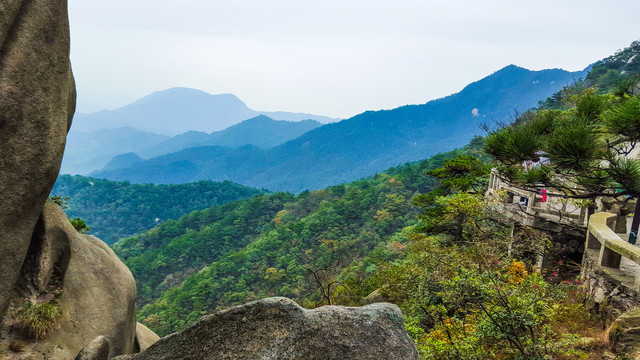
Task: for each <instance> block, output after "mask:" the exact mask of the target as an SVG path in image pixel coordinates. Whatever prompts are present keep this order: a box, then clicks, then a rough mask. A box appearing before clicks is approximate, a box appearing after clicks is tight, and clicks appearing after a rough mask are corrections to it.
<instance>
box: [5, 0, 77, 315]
mask: <svg viewBox="0 0 640 360" xmlns="http://www.w3.org/2000/svg"><path fill="white" fill-rule="evenodd" d="M74 109H75V86H74V82H73V76H72V74H71V66H70V63H69V25H68V16H67V1H66V0H2V1H0V154H2V155H0V199H2V206H0V274H2V276H0V316H1V315H3V314H4V313H5V310H6V308H7V306H8V304H9V300H10V298H11V297H12V296H13V295H14V293H13V291H14V290H13V289H14V284H15V282H16V280H17V277H18V274H19V273H20V269H21V266H22V262H23V261H24V259H25V256H26V255H27V250H28V248H29V242H30V240H31V233H32V232H33V229H34V227H35V225H36V221H37V220H38V217H39V216H40V212H41V210H42V205H43V204H44V201H45V199H46V198H47V196H48V195H49V192H50V190H51V188H52V187H53V184H54V182H55V180H56V177H57V176H58V170H59V168H60V162H61V160H62V153H63V151H64V146H65V139H66V135H67V131H68V129H69V126H70V125H71V118H72V116H73V112H74Z"/></svg>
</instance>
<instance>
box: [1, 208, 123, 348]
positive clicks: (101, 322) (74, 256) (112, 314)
mask: <svg viewBox="0 0 640 360" xmlns="http://www.w3.org/2000/svg"><path fill="white" fill-rule="evenodd" d="M135 300H136V286H135V281H134V279H133V276H132V275H131V272H130V271H129V269H128V268H127V267H126V266H125V265H124V264H123V263H122V262H121V261H120V259H118V257H117V256H116V255H115V253H114V252H113V251H112V250H111V249H110V248H109V247H108V246H107V245H106V244H105V243H104V242H102V241H101V240H99V239H97V238H95V237H93V236H88V235H82V234H79V233H78V232H77V231H76V230H75V229H74V228H73V226H72V225H71V223H70V222H69V220H68V219H67V217H66V215H65V214H64V212H63V211H62V209H60V207H58V206H57V205H55V204H52V203H47V204H46V205H45V206H44V210H43V213H42V216H41V218H40V220H39V221H38V225H37V226H36V231H35V232H34V235H33V239H32V242H31V247H30V248H29V253H28V255H27V260H26V261H25V264H24V267H23V271H22V276H21V281H20V296H19V297H17V298H16V299H14V301H13V302H14V304H13V305H12V308H15V309H20V308H21V307H22V306H24V304H26V303H34V304H39V303H47V302H50V303H55V305H56V306H57V307H59V308H60V309H63V311H64V313H65V316H64V317H63V318H62V319H61V320H60V321H59V324H57V326H56V327H55V329H53V330H52V331H51V332H50V333H49V334H47V335H46V336H45V337H44V339H41V340H33V339H31V338H30V337H29V336H25V334H23V332H21V331H20V330H19V316H14V315H12V314H16V313H18V312H19V311H17V310H16V311H10V312H8V314H9V315H8V316H6V317H5V319H4V322H3V324H2V325H3V326H2V329H1V331H0V358H3V356H8V355H9V354H11V356H13V357H14V358H16V359H31V357H29V356H31V355H32V354H34V353H35V354H44V355H46V356H44V357H45V358H46V359H51V360H53V359H65V360H66V359H73V358H74V357H76V355H77V354H78V352H79V351H80V350H81V349H82V348H83V347H85V346H86V345H87V344H89V343H90V342H91V341H93V340H94V339H96V337H98V336H103V337H104V339H105V340H106V342H107V343H108V344H110V346H108V349H109V351H108V355H109V357H112V356H115V355H120V354H129V353H131V352H133V351H134V350H135V337H136V320H135ZM15 342H21V343H22V344H24V346H23V350H22V351H21V352H19V353H17V354H14V353H11V352H10V350H9V349H10V346H9V345H10V344H11V343H15Z"/></svg>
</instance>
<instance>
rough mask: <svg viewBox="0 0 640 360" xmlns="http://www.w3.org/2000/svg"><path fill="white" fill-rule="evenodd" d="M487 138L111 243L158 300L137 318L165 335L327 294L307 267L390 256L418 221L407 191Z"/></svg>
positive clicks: (426, 184) (143, 290) (142, 295)
mask: <svg viewBox="0 0 640 360" xmlns="http://www.w3.org/2000/svg"><path fill="white" fill-rule="evenodd" d="M481 145H482V139H481V138H476V139H474V141H472V142H471V143H470V145H469V146H467V147H465V148H464V149H462V150H456V151H453V152H449V153H445V154H441V155H438V156H434V157H432V158H430V159H429V160H425V161H422V162H419V163H412V164H407V165H404V166H401V167H398V168H395V169H390V170H389V171H387V172H386V173H383V174H379V175H376V176H374V177H372V178H368V179H364V180H360V181H356V182H353V183H349V184H345V185H338V186H333V187H330V188H327V189H324V190H318V191H312V192H303V193H301V194H300V195H297V196H293V195H290V194H283V193H277V194H265V195H260V196H257V197H254V198H252V199H248V200H241V201H237V202H234V203H228V204H225V205H221V206H213V207H211V208H209V209H206V210H202V211H196V212H194V213H191V214H189V215H187V216H184V217H182V218H180V219H179V220H176V221H174V220H170V221H167V222H165V223H163V224H161V225H160V226H158V227H157V228H155V229H153V230H151V231H148V232H145V233H142V234H139V235H136V236H134V237H131V238H128V239H123V240H121V241H119V242H118V243H116V244H114V245H113V249H114V250H115V251H116V253H117V254H118V255H119V256H120V257H121V258H122V259H123V260H124V262H125V264H126V265H127V266H128V267H129V268H130V269H131V271H132V273H133V274H134V277H135V278H136V281H137V286H138V296H139V303H140V304H145V303H148V302H152V304H150V305H148V306H146V307H144V308H143V309H142V311H141V312H140V314H141V315H140V317H141V319H146V318H147V317H150V316H151V318H150V319H151V320H146V322H147V323H149V325H151V326H152V327H153V328H154V329H155V330H157V331H160V332H161V333H163V334H167V333H169V332H171V331H175V330H177V329H180V328H182V327H183V326H184V325H185V324H187V323H189V322H192V321H195V320H196V319H197V318H198V317H199V316H201V315H202V314H204V313H206V312H208V311H212V310H214V309H216V308H221V307H225V306H229V305H233V304H239V303H244V302H247V301H251V300H253V299H258V298H262V297H266V296H276V295H277V296H288V297H291V298H295V299H298V300H299V301H302V302H303V303H306V302H321V301H322V296H321V292H320V291H319V290H318V288H317V286H316V284H315V282H314V281H313V280H311V279H310V278H309V275H310V271H315V272H318V273H319V274H318V275H319V276H321V277H323V278H329V277H333V276H335V275H337V274H338V273H340V272H341V271H342V270H344V269H345V268H347V267H349V266H356V264H357V263H358V261H361V260H362V259H364V257H365V256H369V255H371V256H374V257H376V256H377V257H380V259H385V261H386V260H391V258H392V257H393V255H394V252H393V251H390V250H389V249H388V248H387V245H389V244H391V243H393V244H394V245H393V246H398V247H399V248H402V247H403V246H404V245H403V244H404V243H406V241H407V239H406V237H405V236H403V235H400V234H397V232H398V231H399V230H400V229H402V228H403V227H405V226H409V225H412V224H415V223H416V221H417V216H416V215H417V209H416V208H415V207H414V206H413V205H412V203H411V198H412V197H413V196H414V195H415V194H417V193H424V192H428V191H429V190H431V189H432V188H433V186H435V184H436V181H435V180H434V179H432V178H431V177H429V176H426V175H425V173H424V172H425V171H426V170H428V169H433V168H436V167H438V166H441V165H442V164H443V163H444V161H445V160H446V159H451V158H454V157H455V156H456V155H458V154H475V155H479V149H480V147H481ZM375 254H377V255H375ZM352 263H353V264H352ZM350 264H351V265H350ZM369 265H371V264H361V265H358V266H364V268H366V267H368V266H369ZM372 269H374V268H371V269H369V270H372ZM185 278H186V281H185V282H184V283H182V280H184V279H185ZM154 319H155V320H154ZM154 321H156V322H155V323H154Z"/></svg>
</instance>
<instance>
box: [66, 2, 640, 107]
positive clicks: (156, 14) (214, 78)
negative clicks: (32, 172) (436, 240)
mask: <svg viewBox="0 0 640 360" xmlns="http://www.w3.org/2000/svg"><path fill="white" fill-rule="evenodd" d="M69 11H70V20H71V40H72V51H71V58H72V63H73V68H74V72H75V76H76V81H77V87H78V111H80V112H87V111H95V110H99V109H103V108H113V107H117V106H121V105H124V104H125V103H128V102H130V101H132V100H135V99H137V98H140V97H142V96H144V95H147V94H148V93H151V92H153V91H157V90H163V89H166V88H170V87H175V86H185V87H193V88H197V89H201V90H204V91H207V92H209V93H212V94H219V93H233V94H235V95H237V96H238V97H239V98H240V99H242V100H244V101H245V102H246V103H247V105H248V106H249V107H251V108H252V109H255V110H262V111H274V110H282V111H295V112H308V113H315V114H319V115H327V116H333V117H343V118H346V117H350V116H352V115H355V114H358V113H360V112H362V111H365V110H376V109H385V108H394V107H397V106H401V105H405V104H414V103H425V102H427V101H428V100H431V99H435V98H439V97H442V96H445V95H448V94H451V93H454V92H457V91H459V90H460V89H461V88H462V87H464V86H465V85H466V84H468V83H470V82H473V81H476V80H479V79H480V78H482V77H484V76H487V75H489V74H490V73H492V72H494V71H496V70H498V69H500V68H502V67H503V66H506V65H509V64H516V65H520V66H524V67H527V68H530V69H535V70H539V69H546V68H556V67H560V68H563V69H567V70H581V69H583V68H584V67H586V66H587V65H588V64H590V63H592V62H594V61H596V60H599V59H601V58H603V57H606V56H608V55H610V54H612V53H614V52H615V51H616V50H617V49H621V48H624V47H625V46H627V45H629V44H630V43H631V42H632V41H633V40H638V39H640V20H639V19H638V14H640V1H638V0H617V1H603V0H553V1H549V0H528V1H523V0H484V1H480V0H465V1H462V0H442V1H431V0H393V1H391V0H385V1H381V0H314V1H311V0H180V1H178V0H109V1H105V0H70V1H69Z"/></svg>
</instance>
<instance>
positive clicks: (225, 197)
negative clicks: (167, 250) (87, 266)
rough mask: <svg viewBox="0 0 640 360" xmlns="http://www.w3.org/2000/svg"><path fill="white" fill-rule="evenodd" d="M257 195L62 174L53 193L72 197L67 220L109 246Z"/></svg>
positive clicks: (226, 186) (227, 188)
mask: <svg viewBox="0 0 640 360" xmlns="http://www.w3.org/2000/svg"><path fill="white" fill-rule="evenodd" d="M258 193H260V191H259V190H257V189H252V188H248V187H245V186H241V185H238V184H234V183H232V182H229V181H225V182H221V183H218V182H212V181H199V182H196V183H190V184H181V185H153V184H131V183H129V182H122V181H110V180H102V179H94V178H89V177H83V176H71V175H60V176H59V177H58V180H57V181H56V184H55V186H54V188H53V190H52V191H51V195H54V196H55V195H58V196H60V197H62V198H64V197H70V198H69V199H68V201H67V206H68V208H67V209H65V212H66V213H67V215H68V216H69V217H70V218H75V217H78V218H81V219H83V220H84V221H85V222H86V223H87V225H88V226H89V228H91V230H90V231H89V232H88V233H89V234H91V235H95V236H97V237H99V238H100V239H102V240H104V241H105V242H106V243H107V244H112V243H114V242H116V241H118V239H121V238H124V237H127V236H131V235H133V234H135V233H138V232H140V231H144V230H148V229H151V228H153V227H154V226H156V225H158V224H159V223H161V222H163V221H165V220H167V219H175V218H178V217H180V216H182V215H184V214H188V213H190V212H192V211H194V210H199V209H205V208H207V207H210V206H211V205H214V204H223V203H226V202H229V201H234V200H238V199H244V198H247V197H251V196H253V195H256V194H258Z"/></svg>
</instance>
